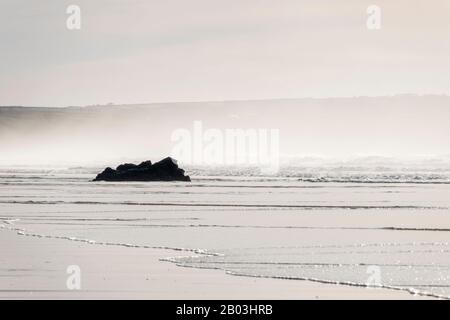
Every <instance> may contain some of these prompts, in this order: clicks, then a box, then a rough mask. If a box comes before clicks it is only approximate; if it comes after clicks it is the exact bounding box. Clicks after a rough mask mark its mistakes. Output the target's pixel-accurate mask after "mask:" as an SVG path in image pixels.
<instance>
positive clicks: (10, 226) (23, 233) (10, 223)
mask: <svg viewBox="0 0 450 320" xmlns="http://www.w3.org/2000/svg"><path fill="white" fill-rule="evenodd" d="M0 221H2V222H3V223H6V225H5V224H0V228H1V229H7V230H10V231H13V232H16V233H17V234H18V235H21V236H27V237H35V238H47V239H61V240H69V241H75V242H83V243H87V244H93V245H94V244H95V245H104V246H120V247H127V248H142V249H163V250H173V251H187V252H194V253H196V254H198V255H202V256H221V255H220V254H219V253H214V252H208V250H206V249H191V248H181V247H168V246H148V245H137V244H131V243H120V242H105V241H96V240H92V239H83V238H77V237H69V236H54V235H44V234H39V233H31V232H28V231H26V230H25V229H21V228H17V227H14V223H13V222H15V221H19V219H14V220H0Z"/></svg>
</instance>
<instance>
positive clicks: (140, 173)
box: [94, 157, 191, 182]
mask: <svg viewBox="0 0 450 320" xmlns="http://www.w3.org/2000/svg"><path fill="white" fill-rule="evenodd" d="M94 181H188V182H190V181H191V178H190V177H189V176H186V175H185V174H184V170H183V169H181V168H179V167H178V164H177V161H176V160H175V159H172V158H170V157H167V158H165V159H163V160H161V161H159V162H156V163H154V164H152V162H151V161H144V162H142V163H141V164H139V165H135V164H132V163H125V164H121V165H120V166H118V167H117V168H116V170H114V169H112V168H109V167H108V168H106V169H105V170H104V171H103V172H102V173H100V174H99V175H97V177H96V178H95V179H94Z"/></svg>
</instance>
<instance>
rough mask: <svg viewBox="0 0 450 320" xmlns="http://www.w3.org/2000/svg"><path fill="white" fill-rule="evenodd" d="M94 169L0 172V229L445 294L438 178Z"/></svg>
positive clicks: (449, 260) (447, 280)
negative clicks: (157, 174)
mask: <svg viewBox="0 0 450 320" xmlns="http://www.w3.org/2000/svg"><path fill="white" fill-rule="evenodd" d="M94 176H95V175H93V173H92V172H90V171H89V170H83V169H80V168H78V169H73V170H50V169H45V170H42V169H41V170H36V169H26V170H25V169H15V170H10V169H9V170H0V226H1V227H2V228H9V229H14V230H16V231H17V232H18V233H19V234H21V235H24V236H34V237H49V238H60V239H62V240H66V241H86V242H90V243H92V244H94V245H121V246H132V247H135V246H136V247H143V248H146V247H148V248H172V249H174V250H182V251H185V252H186V255H185V256H186V257H184V258H177V259H169V260H171V261H173V262H175V263H177V264H178V265H180V266H185V267H196V268H218V269H223V270H225V271H227V272H229V273H232V274H239V275H245V276H257V277H275V278H285V279H308V280H311V281H320V282H330V283H336V284H341V285H358V286H375V287H376V286H383V287H387V288H391V289H393V290H406V291H409V292H411V293H417V294H426V295H434V296H442V297H450V218H449V214H450V209H449V208H450V184H448V183H447V182H446V181H445V180H444V181H443V180H439V181H438V183H433V181H427V183H412V182H411V181H407V182H405V181H402V182H398V181H394V182H376V181H375V182H374V181H366V182H363V181H356V182H355V181H353V180H352V181H351V182H341V181H336V180H335V179H334V180H333V179H330V180H329V181H320V180H315V181H314V182H312V181H304V179H303V180H302V179H298V178H286V177H283V178H270V179H262V178H261V177H247V178H245V179H244V178H242V177H240V178H234V177H230V176H228V177H222V178H219V179H218V178H217V177H215V178H211V177H195V176H194V177H193V181H192V183H177V182H174V183H157V182H152V183H105V182H99V183H97V182H95V183H94V182H90V180H91V179H92V178H93V177H94ZM421 182H423V181H421ZM36 241H39V240H38V239H36ZM0 245H7V244H0ZM0 281H1V280H0Z"/></svg>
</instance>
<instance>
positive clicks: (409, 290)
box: [161, 256, 450, 300]
mask: <svg viewBox="0 0 450 320" xmlns="http://www.w3.org/2000/svg"><path fill="white" fill-rule="evenodd" d="M193 257H194V256H192V257H186V258H193ZM161 260H163V261H167V262H172V263H174V264H175V265H177V266H179V267H183V268H194V269H209V270H223V271H224V272H225V273H226V274H229V275H231V276H238V277H251V278H266V279H280V280H301V281H311V282H317V283H323V284H333V285H340V286H352V287H361V288H377V289H388V290H395V291H403V292H407V293H409V294H412V295H419V296H424V297H431V298H437V299H445V300H450V296H445V295H440V294H436V293H432V292H428V291H420V290H417V289H414V288H403V287H396V286H389V285H381V284H380V285H370V284H365V283H358V282H351V281H334V280H325V279H318V278H308V277H288V276H267V275H256V274H246V273H238V272H235V271H231V270H227V269H222V268H220V267H214V266H192V265H187V264H183V263H181V262H179V261H177V260H178V258H166V259H161Z"/></svg>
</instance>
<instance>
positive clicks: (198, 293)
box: [0, 229, 431, 300]
mask: <svg viewBox="0 0 450 320" xmlns="http://www.w3.org/2000/svg"><path fill="white" fill-rule="evenodd" d="M0 242H1V243H4V244H5V243H6V244H8V246H7V247H6V248H4V250H3V251H4V252H2V255H1V257H0V262H1V263H0V265H1V266H2V268H1V269H0V270H1V276H0V299H155V300H160V299H192V300H197V299H210V300H218V299H224V300H225V299H236V300H243V299H247V300H259V299H268V300H271V299H273V300H277V299H286V300H303V299H325V300H326V299H342V300H347V299H358V300H359V299H363V300H364V299H375V300H378V299H401V300H403V299H430V298H431V297H426V296H415V295H412V294H410V293H407V292H402V291H394V290H389V289H378V288H362V287H352V286H347V285H337V284H324V283H318V282H313V281H307V280H286V279H274V278H257V277H248V276H237V275H231V274H228V273H226V272H225V271H223V270H214V269H198V268H185V267H180V266H177V265H176V264H174V263H172V262H168V261H164V259H165V258H168V257H171V258H173V257H176V256H180V255H181V254H179V253H178V254H177V252H175V251H173V250H169V249H148V248H133V247H129V248H127V247H119V246H101V245H96V244H88V243H80V242H72V241H67V240H65V241H64V239H51V238H50V239H49V238H39V239H32V238H31V237H27V236H24V235H19V234H18V233H17V231H14V230H8V229H0ZM73 265H75V266H79V268H80V271H81V275H80V279H81V290H69V289H68V288H67V285H66V282H67V280H68V278H69V276H70V274H68V273H67V272H66V271H67V268H68V267H69V266H73Z"/></svg>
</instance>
